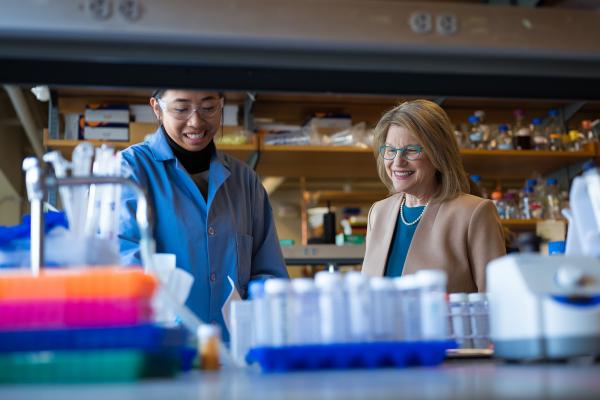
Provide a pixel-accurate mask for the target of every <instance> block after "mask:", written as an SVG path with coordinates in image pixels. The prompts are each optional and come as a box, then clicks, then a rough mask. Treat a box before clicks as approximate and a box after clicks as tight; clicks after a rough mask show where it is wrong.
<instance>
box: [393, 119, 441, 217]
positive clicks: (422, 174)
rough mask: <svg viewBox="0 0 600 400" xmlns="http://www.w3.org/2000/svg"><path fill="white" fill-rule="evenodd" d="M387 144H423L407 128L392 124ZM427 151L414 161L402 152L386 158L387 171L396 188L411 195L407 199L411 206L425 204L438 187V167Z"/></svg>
mask: <svg viewBox="0 0 600 400" xmlns="http://www.w3.org/2000/svg"><path fill="white" fill-rule="evenodd" d="M385 145H387V146H392V147H395V148H403V147H406V146H408V145H422V144H421V143H419V141H418V140H417V138H416V137H415V136H414V135H413V134H412V133H410V132H409V131H408V130H407V129H406V128H404V127H401V126H398V125H390V128H389V129H388V132H387V136H386V139H385ZM425 152H426V149H425V150H423V154H421V158H420V159H418V160H414V161H407V160H405V159H404V158H402V157H401V156H400V152H398V154H397V155H396V157H395V158H394V159H393V160H384V165H385V171H386V173H387V175H388V177H389V178H390V180H391V181H392V185H393V186H394V190H395V191H396V192H404V193H406V194H407V195H409V197H407V199H406V200H407V204H408V205H409V206H410V205H413V204H414V205H417V204H421V205H422V204H425V203H426V202H427V201H428V200H429V198H430V197H431V196H432V195H433V194H434V193H435V191H436V189H437V181H436V177H435V173H436V169H435V167H434V166H433V164H431V161H429V158H428V157H427V154H426V153H425ZM410 196H412V197H414V199H411V198H410ZM411 203H413V204H411Z"/></svg>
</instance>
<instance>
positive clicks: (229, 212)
mask: <svg viewBox="0 0 600 400" xmlns="http://www.w3.org/2000/svg"><path fill="white" fill-rule="evenodd" d="M223 104H224V98H223V95H222V94H221V93H218V92H204V91H189V90H176V89H166V90H157V91H156V92H155V93H154V94H153V95H152V97H151V98H150V106H151V107H152V109H153V110H154V113H155V114H156V117H157V118H158V120H159V122H160V127H159V128H158V130H157V131H156V132H155V133H154V134H153V135H151V136H150V137H149V138H147V139H146V140H145V141H144V142H143V143H138V144H135V145H133V146H131V147H129V148H127V149H125V150H124V151H123V152H122V157H123V162H124V164H126V165H127V166H128V167H129V168H130V169H131V170H132V175H131V178H132V179H133V180H134V181H135V182H137V183H138V184H140V185H141V186H142V187H143V188H144V189H145V190H146V192H147V195H148V197H149V201H150V204H151V208H152V212H153V222H154V239H155V240H156V251H157V252H158V253H173V254H175V255H176V258H177V260H176V263H177V266H178V267H179V268H183V269H184V270H186V271H188V272H190V273H191V274H192V275H193V276H194V278H195V281H194V285H193V287H192V290H191V292H190V295H189V297H188V300H187V302H186V304H187V306H188V307H190V309H191V310H192V311H194V312H195V313H196V314H197V315H198V317H200V318H201V319H202V320H203V321H205V322H213V323H219V324H220V325H221V326H222V328H224V321H223V314H222V307H223V305H224V304H225V301H226V300H227V297H228V296H229V295H230V293H231V284H230V283H229V279H228V277H230V278H231V279H232V280H233V282H234V283H235V287H236V290H237V291H238V293H239V294H240V296H241V297H245V296H246V291H247V287H248V282H249V281H250V280H252V279H258V278H268V277H286V278H287V277H288V274H287V270H286V267H285V263H284V260H283V256H282V253H281V248H280V247H279V241H278V238H277V232H276V231H275V225H274V221H273V214H272V210H271V204H270V202H269V199H268V196H267V193H266V191H265V189H264V187H263V185H262V184H261V182H260V180H259V179H258V177H257V176H256V174H255V173H254V171H252V169H250V168H249V167H248V166H247V165H246V164H245V163H243V162H241V161H238V160H237V159H235V158H233V157H231V156H229V155H227V154H225V153H222V152H220V151H218V150H217V149H216V148H215V144H214V141H213V138H214V136H215V135H216V134H217V132H218V131H219V130H220V129H219V128H220V127H221V123H222V117H223ZM122 210H123V211H122V214H121V221H120V231H119V240H120V251H121V257H122V259H123V262H124V263H125V264H138V265H139V264H141V262H140V252H139V239H140V234H139V230H138V227H137V224H136V222H135V211H136V200H135V197H134V195H133V194H132V193H129V192H124V195H123V202H122ZM224 332H225V330H224Z"/></svg>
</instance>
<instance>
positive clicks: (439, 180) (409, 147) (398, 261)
mask: <svg viewBox="0 0 600 400" xmlns="http://www.w3.org/2000/svg"><path fill="white" fill-rule="evenodd" d="M374 149H375V157H376V159H377V170H378V173H379V177H380V179H381V180H382V181H383V183H384V184H385V185H386V186H387V188H388V189H389V191H390V193H391V195H390V196H389V197H387V198H386V199H384V200H381V201H378V202H376V203H375V204H373V206H372V207H371V209H370V211H369V222H368V226H367V249H366V254H365V259H364V263H363V269H362V270H363V273H365V274H367V275H372V276H400V275H403V274H410V273H414V272H416V271H417V270H419V269H426V268H440V269H443V270H445V271H446V273H447V274H448V292H477V291H485V266H486V265H487V263H488V262H489V261H490V260H492V259H494V258H496V257H500V256H502V255H504V254H506V249H505V247H504V238H503V233H502V225H501V224H500V219H499V218H498V214H497V212H496V208H495V206H494V204H493V203H492V202H491V201H490V200H485V199H482V198H480V197H476V196H472V195H470V194H468V193H469V182H468V178H467V175H466V173H465V171H464V168H463V165H462V161H461V158H460V153H459V149H458V144H457V143H456V139H455V138H454V134H453V127H452V124H451V123H450V120H449V118H448V115H447V114H446V113H445V112H444V110H442V108H441V107H440V106H438V105H437V104H435V103H433V102H431V101H428V100H414V101H407V102H404V103H402V104H400V105H399V106H397V107H395V108H393V109H392V110H390V111H388V112H386V113H385V114H384V115H383V117H382V118H381V120H380V121H379V123H378V124H377V127H376V128H375V136H374Z"/></svg>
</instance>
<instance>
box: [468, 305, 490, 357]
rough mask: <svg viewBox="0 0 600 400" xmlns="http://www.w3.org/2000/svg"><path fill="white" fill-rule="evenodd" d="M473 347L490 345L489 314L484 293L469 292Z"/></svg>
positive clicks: (483, 347)
mask: <svg viewBox="0 0 600 400" xmlns="http://www.w3.org/2000/svg"><path fill="white" fill-rule="evenodd" d="M468 298H469V308H470V311H471V330H472V332H473V335H472V336H473V347H475V348H476V349H487V348H488V347H489V346H490V319H489V318H490V316H489V311H488V301H487V296H486V294H485V293H469V296H468Z"/></svg>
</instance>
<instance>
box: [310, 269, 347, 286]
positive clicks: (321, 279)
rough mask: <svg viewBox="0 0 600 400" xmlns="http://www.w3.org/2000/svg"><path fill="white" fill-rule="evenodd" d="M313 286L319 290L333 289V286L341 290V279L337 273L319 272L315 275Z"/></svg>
mask: <svg viewBox="0 0 600 400" xmlns="http://www.w3.org/2000/svg"><path fill="white" fill-rule="evenodd" d="M315 284H316V285H317V287H318V288H319V289H326V288H333V287H335V286H339V287H340V288H341V284H342V277H341V276H340V274H339V273H337V272H328V271H320V272H317V274H316V275H315Z"/></svg>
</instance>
